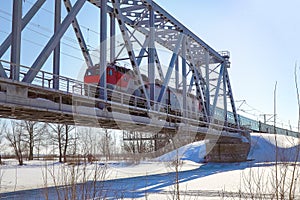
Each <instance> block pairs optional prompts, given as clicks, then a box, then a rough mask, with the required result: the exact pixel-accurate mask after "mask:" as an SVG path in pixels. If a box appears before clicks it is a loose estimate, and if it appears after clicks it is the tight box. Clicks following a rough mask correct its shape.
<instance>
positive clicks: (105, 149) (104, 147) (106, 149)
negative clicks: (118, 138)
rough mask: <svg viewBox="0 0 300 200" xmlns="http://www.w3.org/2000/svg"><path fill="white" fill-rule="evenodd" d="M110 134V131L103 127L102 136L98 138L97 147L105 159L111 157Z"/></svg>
mask: <svg viewBox="0 0 300 200" xmlns="http://www.w3.org/2000/svg"><path fill="white" fill-rule="evenodd" d="M112 146H113V144H112V136H111V134H110V132H109V131H108V130H107V129H105V131H104V136H102V137H101V139H100V144H99V148H100V151H101V153H102V154H103V155H104V156H105V159H106V160H109V159H110V158H111V149H112Z"/></svg>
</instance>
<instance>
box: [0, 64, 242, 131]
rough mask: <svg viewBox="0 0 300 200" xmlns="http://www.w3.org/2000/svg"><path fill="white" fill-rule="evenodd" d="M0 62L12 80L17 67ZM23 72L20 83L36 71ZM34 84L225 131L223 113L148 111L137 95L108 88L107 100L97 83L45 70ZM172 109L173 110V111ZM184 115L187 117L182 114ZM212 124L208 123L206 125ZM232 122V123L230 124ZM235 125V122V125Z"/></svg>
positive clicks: (96, 102)
mask: <svg viewBox="0 0 300 200" xmlns="http://www.w3.org/2000/svg"><path fill="white" fill-rule="evenodd" d="M0 62H1V63H2V64H3V67H4V69H5V72H6V74H7V76H8V77H9V75H10V71H11V66H13V67H16V65H15V64H13V63H10V62H8V61H5V60H0ZM17 67H18V68H19V69H20V75H19V80H20V81H21V80H22V79H23V78H24V77H25V75H26V74H27V73H28V72H29V71H30V70H34V69H31V68H30V67H27V66H24V65H19V66H17ZM55 79H56V80H57V81H58V82H59V87H58V89H55V88H54V87H53V82H54V80H55ZM31 84H32V85H36V86H39V87H42V88H47V89H51V90H58V91H60V92H64V93H66V94H71V95H73V96H74V97H75V96H76V97H81V98H89V99H90V100H92V101H94V104H93V106H98V105H99V104H104V105H106V106H111V107H112V109H114V108H115V109H117V110H121V111H122V110H123V111H128V109H129V110H133V111H134V112H144V113H147V114H151V115H154V116H155V115H156V116H160V117H161V116H162V117H163V118H165V119H166V118H170V119H171V120H172V121H175V122H176V121H177V122H184V121H188V122H189V123H193V124H197V125H199V124H201V125H202V126H210V125H211V123H209V122H214V121H215V120H217V122H216V124H214V126H216V127H219V128H224V124H225V123H224V118H222V116H224V115H223V114H220V113H219V114H218V113H217V114H216V115H215V116H213V117H212V118H210V119H208V120H205V118H204V116H203V114H202V113H200V112H197V111H192V110H188V109H185V110H184V109H182V108H179V109H178V110H174V108H173V110H172V109H171V107H170V105H167V104H164V103H161V102H160V103H158V102H155V101H150V105H151V108H150V109H149V108H147V106H146V99H144V98H141V97H137V96H134V95H132V94H127V93H123V92H120V91H117V90H111V89H109V88H106V90H107V93H108V94H111V96H110V98H108V99H107V100H106V101H104V100H103V99H101V98H99V95H98V94H99V91H100V90H101V89H102V90H103V89H104V88H101V87H99V86H97V85H94V84H86V83H84V82H82V81H79V80H75V79H72V78H68V77H64V76H60V75H59V76H58V75H54V74H52V73H50V72H46V71H41V70H40V71H38V73H37V75H36V77H35V78H34V80H33V82H32V83H31ZM155 108H160V110H157V109H155ZM171 110H172V111H171ZM183 113H185V116H183V115H182V114H183ZM207 121H209V122H207ZM230 123H231V122H230ZM232 124H234V122H233V123H232ZM225 128H226V129H227V130H229V131H233V132H236V131H240V130H238V129H236V128H235V127H230V126H229V127H225Z"/></svg>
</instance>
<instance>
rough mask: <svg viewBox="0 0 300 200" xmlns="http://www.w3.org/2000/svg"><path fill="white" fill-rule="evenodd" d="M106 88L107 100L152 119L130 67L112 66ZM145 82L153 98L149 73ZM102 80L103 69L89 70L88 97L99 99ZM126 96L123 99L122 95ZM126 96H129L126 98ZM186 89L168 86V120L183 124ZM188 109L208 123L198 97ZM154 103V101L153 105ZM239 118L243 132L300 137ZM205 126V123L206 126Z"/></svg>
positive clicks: (165, 109) (86, 77)
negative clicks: (183, 94)
mask: <svg viewBox="0 0 300 200" xmlns="http://www.w3.org/2000/svg"><path fill="white" fill-rule="evenodd" d="M106 73H107V74H106V87H107V99H108V100H112V101H114V102H115V101H117V102H118V101H119V102H122V103H124V102H125V103H128V105H131V106H134V107H139V108H144V109H142V110H143V111H139V110H131V114H134V115H142V116H148V113H147V112H145V110H146V109H145V108H147V102H146V100H145V99H146V98H145V94H144V91H143V89H142V87H141V86H139V85H138V84H137V83H138V78H137V77H136V76H135V73H134V72H133V71H132V70H131V69H128V68H125V67H123V66H120V65H118V64H116V63H109V64H108V65H107V69H106ZM141 76H142V79H143V82H144V86H145V89H146V92H147V93H148V95H149V93H150V92H149V90H150V86H151V85H150V82H149V79H148V77H147V76H146V75H145V74H142V75H141ZM99 81H100V66H99V64H96V65H94V66H92V67H89V68H87V69H86V72H85V75H84V83H86V84H87V85H93V86H94V87H93V88H92V89H91V88H89V90H88V89H85V91H86V95H89V96H95V97H96V98H98V97H99V95H100V91H99V87H98V86H99ZM154 84H155V94H154V98H155V99H157V98H158V96H159V94H160V92H161V90H162V88H163V86H162V82H161V80H158V79H156V80H155V83H154ZM122 94H123V96H122ZM124 94H126V95H124ZM182 102H183V96H182V90H180V89H175V88H172V87H169V86H168V87H166V92H165V95H164V98H163V99H162V101H161V105H162V106H161V111H163V112H166V113H168V114H170V115H168V117H167V119H166V120H167V121H172V122H180V117H181V116H182V111H183V109H182V107H183V105H182ZM186 102H187V107H186V108H187V110H186V117H187V118H190V119H195V120H199V121H203V120H204V114H203V113H204V110H203V109H204V106H203V104H202V101H201V100H200V99H199V98H198V97H197V96H196V95H194V94H191V93H190V94H188V95H187V97H186ZM153 103H154V102H151V104H152V105H153ZM107 107H108V110H109V111H111V107H110V106H107ZM223 116H224V110H223V109H222V108H216V109H215V115H214V120H219V121H222V120H224V119H223V118H224V117H223ZM237 116H238V123H239V125H240V127H242V128H243V129H248V130H252V131H254V132H264V133H272V134H275V133H277V134H281V135H288V136H293V137H298V138H299V137H300V134H299V133H298V132H295V131H292V130H286V129H283V128H279V127H275V128H274V126H272V125H269V124H266V123H263V122H261V121H256V120H253V119H250V118H247V117H244V116H242V115H237ZM227 120H228V125H229V126H231V127H236V125H235V120H234V116H233V113H232V112H230V111H228V112H227ZM204 124H205V123H204Z"/></svg>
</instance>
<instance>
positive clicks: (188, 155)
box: [155, 141, 206, 163]
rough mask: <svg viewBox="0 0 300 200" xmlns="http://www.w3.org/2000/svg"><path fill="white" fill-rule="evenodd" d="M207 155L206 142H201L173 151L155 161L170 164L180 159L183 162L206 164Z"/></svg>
mask: <svg viewBox="0 0 300 200" xmlns="http://www.w3.org/2000/svg"><path fill="white" fill-rule="evenodd" d="M205 155H206V148H205V141H199V142H194V143H192V144H188V145H185V146H183V147H180V148H179V149H178V150H175V151H171V152H169V153H167V154H165V155H162V156H160V157H158V158H156V159H155V160H157V161H163V162H170V161H174V160H176V159H177V157H178V158H179V159H181V160H189V161H193V162H196V163H200V162H204V156H205Z"/></svg>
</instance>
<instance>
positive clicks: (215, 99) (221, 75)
mask: <svg viewBox="0 0 300 200" xmlns="http://www.w3.org/2000/svg"><path fill="white" fill-rule="evenodd" d="M225 67H226V66H225V64H224V63H222V65H221V68H220V73H219V77H218V82H217V86H216V91H215V96H214V102H213V106H212V108H211V115H210V116H211V117H214V116H215V110H216V107H217V103H218V98H219V91H220V86H221V82H222V80H223V74H224V70H225Z"/></svg>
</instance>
